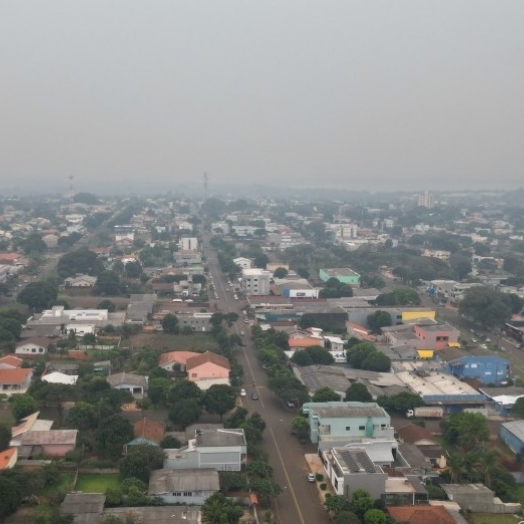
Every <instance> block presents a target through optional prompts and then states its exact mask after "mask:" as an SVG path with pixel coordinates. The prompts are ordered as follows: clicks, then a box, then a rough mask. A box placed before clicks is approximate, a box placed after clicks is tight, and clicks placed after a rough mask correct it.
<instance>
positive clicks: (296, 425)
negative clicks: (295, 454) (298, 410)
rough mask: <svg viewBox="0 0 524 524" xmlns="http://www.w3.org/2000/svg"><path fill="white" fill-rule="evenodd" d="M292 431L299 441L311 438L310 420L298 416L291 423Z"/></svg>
mask: <svg viewBox="0 0 524 524" xmlns="http://www.w3.org/2000/svg"><path fill="white" fill-rule="evenodd" d="M291 430H292V431H293V433H294V434H295V435H296V436H297V438H298V439H299V440H306V439H307V438H308V437H309V422H308V420H307V419H306V418H304V417H302V416H300V415H297V416H296V417H295V418H294V419H293V421H292V422H291Z"/></svg>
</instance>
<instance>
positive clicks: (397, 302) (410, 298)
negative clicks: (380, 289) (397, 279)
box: [376, 287, 420, 306]
mask: <svg viewBox="0 0 524 524" xmlns="http://www.w3.org/2000/svg"><path fill="white" fill-rule="evenodd" d="M376 302H377V305H378V306H418V305H419V304H420V297H419V296H418V293H417V292H416V291H415V290H414V289H411V288H409V287H399V288H397V289H395V290H394V291H392V292H391V293H383V294H381V295H379V296H378V297H377V300H376Z"/></svg>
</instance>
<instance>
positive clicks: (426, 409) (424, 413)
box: [406, 406, 444, 418]
mask: <svg viewBox="0 0 524 524" xmlns="http://www.w3.org/2000/svg"><path fill="white" fill-rule="evenodd" d="M443 416H444V408H440V407H438V406H437V407H435V406H422V407H419V408H415V409H408V410H407V411H406V417H407V418H412V417H417V418H418V417H420V418H442V417H443Z"/></svg>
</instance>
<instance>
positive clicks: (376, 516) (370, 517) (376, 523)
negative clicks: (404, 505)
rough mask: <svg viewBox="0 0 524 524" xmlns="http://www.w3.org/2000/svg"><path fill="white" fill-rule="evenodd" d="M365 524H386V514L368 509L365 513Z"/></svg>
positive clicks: (378, 510)
mask: <svg viewBox="0 0 524 524" xmlns="http://www.w3.org/2000/svg"><path fill="white" fill-rule="evenodd" d="M364 524H386V514H385V513H384V512H383V511H382V510H380V509H368V510H367V511H366V513H364Z"/></svg>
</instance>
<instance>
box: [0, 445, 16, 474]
mask: <svg viewBox="0 0 524 524" xmlns="http://www.w3.org/2000/svg"><path fill="white" fill-rule="evenodd" d="M17 460H18V449H17V448H9V449H6V450H4V451H0V471H4V470H6V469H11V468H14V467H15V465H16V461H17Z"/></svg>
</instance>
